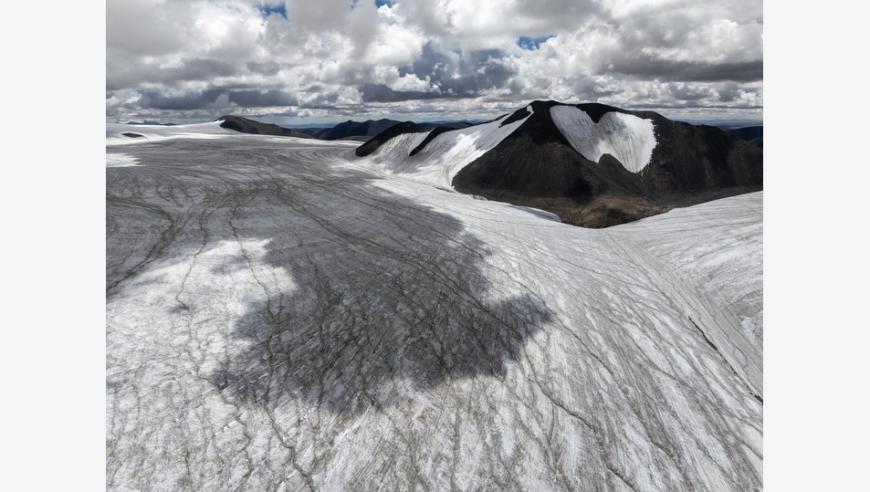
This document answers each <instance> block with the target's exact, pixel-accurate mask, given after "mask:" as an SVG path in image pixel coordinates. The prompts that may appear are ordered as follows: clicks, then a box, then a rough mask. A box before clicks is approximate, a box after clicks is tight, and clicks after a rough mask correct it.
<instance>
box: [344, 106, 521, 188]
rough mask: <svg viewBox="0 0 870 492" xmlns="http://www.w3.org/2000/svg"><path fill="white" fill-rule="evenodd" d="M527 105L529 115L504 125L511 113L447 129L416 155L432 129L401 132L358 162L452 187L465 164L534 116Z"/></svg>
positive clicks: (391, 172) (382, 171) (439, 185)
mask: <svg viewBox="0 0 870 492" xmlns="http://www.w3.org/2000/svg"><path fill="white" fill-rule="evenodd" d="M526 109H527V110H528V111H529V115H528V116H526V117H525V118H523V119H521V120H517V121H514V122H511V123H509V124H507V125H504V126H501V123H502V121H504V120H505V119H506V118H508V117H509V115H505V116H503V117H501V118H499V119H497V120H495V121H491V122H489V123H484V124H481V125H475V126H471V127H468V128H462V129H459V130H451V131H447V132H444V133H442V134H440V135H438V136H437V137H435V138H434V139H433V140H432V141H431V142H429V143H428V144H427V145H426V147H425V148H424V149H423V150H422V151H420V152H419V153H417V154H416V155H414V156H411V155H409V154H410V153H411V151H412V150H414V148H416V147H417V146H418V145H420V144H421V143H422V142H423V140H424V139H425V138H426V136H427V135H428V134H429V133H428V132H421V133H406V134H403V135H399V136H397V137H395V138H392V139H390V140H388V141H387V142H386V143H384V144H383V145H381V146H380V147H379V148H378V149H377V150H376V151H375V152H373V153H372V154H370V155H368V156H366V157H363V158H361V159H360V160H359V161H357V162H358V163H359V164H361V165H363V166H365V167H367V168H369V169H372V170H375V171H377V172H379V173H382V174H395V175H402V176H404V177H408V178H411V179H414V180H415V181H420V182H423V183H426V184H430V185H433V186H436V187H439V188H447V189H452V184H451V183H452V182H453V177H454V176H456V174H457V173H459V171H461V170H462V168H464V167H465V166H467V165H468V164H471V163H472V162H474V161H475V160H476V159H477V158H478V157H480V156H482V155H483V154H484V153H486V152H488V151H489V150H491V149H492V148H493V147H495V146H496V145H498V144H499V143H500V142H501V141H502V140H504V139H505V137H507V136H508V135H510V134H511V133H513V132H514V130H516V129H517V128H519V127H520V125H522V124H523V123H524V122H525V121H526V120H527V119H528V118H529V116H531V114H532V108H531V106H529V107H527V108H526ZM433 131H434V130H433Z"/></svg>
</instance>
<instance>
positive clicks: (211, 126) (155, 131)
mask: <svg viewBox="0 0 870 492" xmlns="http://www.w3.org/2000/svg"><path fill="white" fill-rule="evenodd" d="M124 133H135V134H138V135H142V136H141V137H129V136H125V135H124ZM238 134H239V133H238V132H236V131H234V130H229V129H227V128H221V122H220V121H209V122H207V123H193V124H190V125H168V126H166V125H128V124H123V123H107V124H106V144H107V145H125V144H140V143H145V142H155V141H161V140H168V139H172V138H198V139H208V138H220V137H223V136H229V135H238Z"/></svg>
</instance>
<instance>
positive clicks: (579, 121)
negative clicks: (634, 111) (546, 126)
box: [550, 106, 656, 173]
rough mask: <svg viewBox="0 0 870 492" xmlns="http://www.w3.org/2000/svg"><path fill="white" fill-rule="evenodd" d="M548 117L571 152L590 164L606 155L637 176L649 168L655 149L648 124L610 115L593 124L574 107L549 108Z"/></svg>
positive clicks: (635, 117) (631, 117)
mask: <svg viewBox="0 0 870 492" xmlns="http://www.w3.org/2000/svg"><path fill="white" fill-rule="evenodd" d="M550 116H551V117H552V118H553V122H554V123H555V124H556V126H557V127H558V128H559V131H561V132H562V135H564V136H565V138H566V139H567V140H568V142H570V143H571V146H572V147H574V150H576V151H577V152H579V153H580V155H582V156H583V157H585V158H586V159H589V160H590V161H592V162H598V160H599V159H600V158H601V156H602V155H604V154H610V155H612V156H613V157H615V158H616V160H618V161H619V163H620V164H622V165H623V167H625V168H626V169H628V170H629V171H631V172H633V173H637V172H640V171H641V170H642V169H643V168H645V167H646V166H647V164H649V160H650V158H651V157H652V152H653V149H654V148H655V146H656V137H655V132H654V131H653V123H652V121H650V120H647V119H644V118H639V117H637V116H634V115H630V114H624V113H618V112H615V111H611V112H609V113H605V114H604V116H602V117H601V119H599V120H598V123H595V122H594V121H592V118H590V117H589V115H588V114H586V112H585V111H582V110H581V109H579V108H577V107H575V106H553V107H551V108H550Z"/></svg>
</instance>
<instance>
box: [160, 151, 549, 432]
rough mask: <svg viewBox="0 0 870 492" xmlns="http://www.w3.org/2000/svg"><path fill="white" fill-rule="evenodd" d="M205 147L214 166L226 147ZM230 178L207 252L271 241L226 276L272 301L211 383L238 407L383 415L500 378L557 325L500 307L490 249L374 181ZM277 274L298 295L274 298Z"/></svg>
mask: <svg viewBox="0 0 870 492" xmlns="http://www.w3.org/2000/svg"><path fill="white" fill-rule="evenodd" d="M209 146H210V147H211V148H212V149H214V150H210V151H209V152H212V151H213V152H215V156H214V157H215V158H217V157H218V154H219V147H220V145H218V144H210V145H209ZM147 160H148V159H146V158H143V161H146V162H145V164H144V165H146V166H147V165H149V164H148V163H147ZM154 165H159V164H156V163H154ZM228 167H229V166H228ZM228 171H229V169H228ZM168 172H172V171H171V170H169V171H168ZM208 172H209V173H221V166H212V167H209V168H208ZM249 172H251V173H253V171H249ZM185 174H186V175H191V176H193V178H194V179H199V178H197V177H196V176H194V174H195V173H192V171H190V170H189V169H188V170H186V171H185ZM232 176H233V179H232V180H225V181H223V182H222V183H221V185H220V186H215V185H209V190H210V193H212V195H213V199H210V201H211V203H208V204H204V206H209V207H211V209H210V217H211V218H210V221H211V222H212V223H213V224H212V225H214V223H215V222H222V223H223V226H222V227H213V226H212V227H210V228H209V231H210V234H209V242H215V241H220V240H240V241H242V242H245V241H248V240H263V239H268V241H267V242H266V243H265V254H264V255H263V256H260V254H259V253H258V254H252V255H250V259H251V262H250V264H249V263H248V259H246V258H242V260H241V261H239V262H237V263H236V264H234V265H231V266H230V267H231V268H232V269H250V273H251V275H253V276H254V278H255V279H256V280H257V281H258V282H260V283H261V285H262V287H263V296H261V298H263V297H265V300H261V301H256V302H252V303H250V304H249V305H248V306H247V309H246V313H245V314H244V315H243V316H242V317H241V318H240V319H238V320H237V321H236V323H235V325H234V327H233V330H232V334H231V336H230V346H231V350H230V352H229V354H230V356H229V358H228V359H227V360H226V361H225V362H223V363H222V364H221V365H220V367H218V368H217V369H216V370H214V371H213V372H212V373H211V374H210V375H209V376H208V377H209V380H210V381H211V382H212V383H213V384H214V385H215V387H216V388H217V389H218V390H219V391H221V392H223V393H224V394H225V395H227V396H228V397H230V398H233V399H236V400H240V401H244V402H247V403H249V404H253V405H261V406H264V407H268V408H275V407H278V406H281V405H284V404H287V403H289V402H291V401H303V402H305V403H307V404H310V405H316V406H317V407H319V408H322V409H325V410H328V411H330V412H333V413H337V414H341V415H356V414H359V413H361V412H364V411H366V410H368V409H370V408H374V409H375V410H378V409H382V408H384V407H386V406H390V405H397V404H401V403H402V402H403V401H406V400H407V399H408V398H410V397H411V396H412V395H413V394H414V393H415V392H419V391H430V390H434V389H436V388H438V387H439V386H440V385H442V384H444V383H446V382H448V381H452V380H458V379H464V378H473V377H479V376H484V377H486V376H489V377H502V376H504V374H505V372H506V370H507V366H508V364H509V363H510V362H511V361H515V360H518V359H519V358H520V352H521V351H522V347H523V344H524V343H525V341H526V340H527V339H528V338H529V337H530V336H531V335H532V334H534V333H535V332H536V331H537V330H539V329H540V328H541V327H542V326H543V325H544V324H545V323H546V322H547V321H548V320H549V319H550V317H549V311H548V310H547V309H546V307H545V306H543V305H542V304H541V303H540V302H539V301H537V300H536V299H534V298H533V297H532V296H530V295H528V294H526V295H519V296H514V297H509V298H507V299H505V298H504V296H501V300H494V299H493V297H494V296H493V295H491V292H490V290H491V285H490V282H489V281H488V280H487V278H486V276H485V274H484V272H483V269H482V268H483V262H484V260H485V258H486V256H487V255H488V254H489V253H488V251H487V247H486V245H485V244H484V243H483V242H482V241H480V240H479V239H478V238H476V237H475V236H474V235H472V234H470V233H468V232H467V231H464V229H463V226H462V224H461V222H459V221H458V220H456V219H455V218H453V217H450V216H448V215H446V214H443V213H439V212H438V211H436V210H432V209H431V208H428V207H425V206H423V205H420V204H418V203H416V202H414V201H412V200H410V199H408V198H405V197H401V196H398V195H396V194H393V193H390V192H388V191H385V190H382V189H380V188H378V187H376V186H375V185H374V184H373V183H372V181H371V180H372V176H371V175H369V174H367V173H363V172H360V171H354V170H350V169H346V168H339V167H331V166H330V165H329V164H326V163H324V162H314V163H292V162H289V161H281V162H275V163H272V164H271V165H270V166H269V168H264V169H263V171H262V172H259V171H258V172H257V175H253V174H251V175H249V179H246V180H244V181H239V180H238V173H237V172H235V171H233V173H232ZM178 179H184V177H183V176H180V177H179V178H178ZM216 190H219V192H216ZM192 222H193V221H192ZM259 265H262V266H266V267H268V268H261V267H260V266H259ZM215 268H228V267H227V265H223V266H219V267H215ZM271 269H283V270H285V271H286V272H287V274H288V275H289V277H290V278H291V279H292V280H293V285H287V286H281V285H276V284H275V282H274V280H273V279H272V278H271V277H269V276H268V271H270V270H271ZM233 340H235V341H236V342H237V343H234V342H233Z"/></svg>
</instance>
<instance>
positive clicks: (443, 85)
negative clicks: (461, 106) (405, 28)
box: [399, 43, 514, 99]
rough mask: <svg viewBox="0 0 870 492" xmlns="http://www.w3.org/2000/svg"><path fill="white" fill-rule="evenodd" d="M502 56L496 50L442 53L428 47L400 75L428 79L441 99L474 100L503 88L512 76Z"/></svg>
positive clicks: (428, 44)
mask: <svg viewBox="0 0 870 492" xmlns="http://www.w3.org/2000/svg"><path fill="white" fill-rule="evenodd" d="M505 56H506V54H505V52H504V51H502V50H495V49H489V50H475V51H470V52H467V53H466V52H458V53H457V52H446V53H445V52H443V51H440V50H438V49H437V48H436V47H435V46H433V44H432V43H427V44H426V45H425V46H423V50H422V53H421V54H420V57H419V58H418V59H417V60H416V61H415V62H414V63H413V64H412V65H410V66H408V67H403V68H402V69H400V70H399V73H400V74H402V75H404V74H406V73H412V74H414V75H416V76H417V77H418V78H421V79H422V78H428V79H429V80H431V82H432V84H433V85H434V86H435V87H437V89H438V90H439V92H440V94H441V95H442V96H449V97H455V96H460V97H473V96H477V95H480V93H481V92H482V91H486V90H488V89H493V88H499V87H504V86H505V85H506V83H507V82H508V80H509V79H510V77H511V76H512V75H514V72H513V70H512V69H511V68H509V67H508V66H506V65H505V64H504V63H503V62H504V58H505ZM410 99H421V98H420V97H410Z"/></svg>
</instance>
